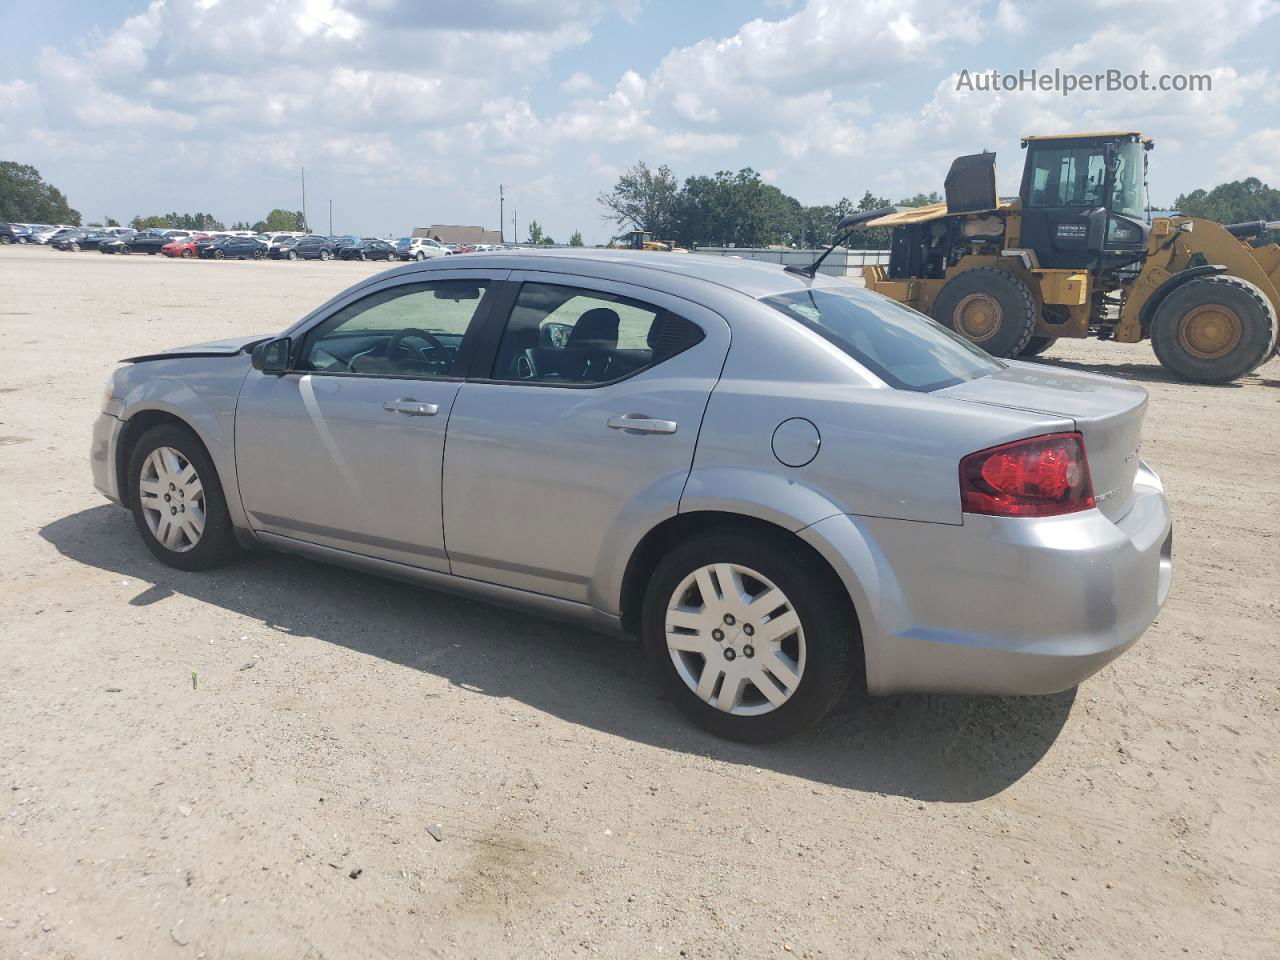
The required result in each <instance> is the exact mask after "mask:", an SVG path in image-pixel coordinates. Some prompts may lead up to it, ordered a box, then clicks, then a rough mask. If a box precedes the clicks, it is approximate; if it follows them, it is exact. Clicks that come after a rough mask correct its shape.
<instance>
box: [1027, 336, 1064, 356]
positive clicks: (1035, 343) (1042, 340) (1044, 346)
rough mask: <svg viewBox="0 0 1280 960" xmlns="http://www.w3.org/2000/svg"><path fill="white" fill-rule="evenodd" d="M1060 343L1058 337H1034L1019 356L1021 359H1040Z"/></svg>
mask: <svg viewBox="0 0 1280 960" xmlns="http://www.w3.org/2000/svg"><path fill="white" fill-rule="evenodd" d="M1057 342H1058V338H1057V337H1032V338H1031V339H1030V340H1028V341H1027V345H1026V346H1025V347H1023V348H1022V352H1021V353H1020V354H1018V356H1020V357H1038V356H1040V354H1042V353H1044V352H1046V351H1047V350H1048V349H1049V348H1050V347H1052V346H1053V345H1054V344H1055V343H1057Z"/></svg>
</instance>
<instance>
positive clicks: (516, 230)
mask: <svg viewBox="0 0 1280 960" xmlns="http://www.w3.org/2000/svg"><path fill="white" fill-rule="evenodd" d="M519 215H520V211H519V210H516V209H515V208H512V210H511V242H512V243H519V242H520V221H519V219H518V217H519Z"/></svg>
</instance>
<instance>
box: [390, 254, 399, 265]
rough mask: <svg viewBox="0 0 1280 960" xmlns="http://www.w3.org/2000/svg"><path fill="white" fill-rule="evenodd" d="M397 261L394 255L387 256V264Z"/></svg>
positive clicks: (397, 258)
mask: <svg viewBox="0 0 1280 960" xmlns="http://www.w3.org/2000/svg"><path fill="white" fill-rule="evenodd" d="M399 259H400V258H399V257H397V256H396V255H395V254H394V253H388V254H387V263H394V262H395V261H396V260H399Z"/></svg>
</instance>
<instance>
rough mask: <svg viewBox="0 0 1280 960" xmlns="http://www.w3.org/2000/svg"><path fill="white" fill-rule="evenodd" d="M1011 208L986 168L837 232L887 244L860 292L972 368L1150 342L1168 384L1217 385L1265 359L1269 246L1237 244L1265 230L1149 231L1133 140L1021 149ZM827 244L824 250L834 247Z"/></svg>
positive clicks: (1175, 227)
mask: <svg viewBox="0 0 1280 960" xmlns="http://www.w3.org/2000/svg"><path fill="white" fill-rule="evenodd" d="M1022 146H1023V147H1024V149H1026V151H1027V154H1026V163H1025V166H1024V169H1023V173H1022V187H1021V190H1020V191H1019V194H1018V196H1017V197H1011V198H1003V199H1002V198H1000V197H999V196H998V195H997V193H996V175H995V154H994V153H980V154H975V155H973V156H968V157H960V158H958V159H957V160H956V161H955V162H954V163H953V164H952V165H951V170H950V172H949V173H948V175H947V179H946V202H945V203H940V204H935V205H933V206H928V207H917V208H913V209H897V208H888V207H886V208H883V209H881V210H876V211H869V212H867V213H861V214H853V215H851V216H850V217H846V218H845V219H844V220H842V221H841V223H840V225H839V226H838V227H837V231H838V232H841V233H842V236H843V237H844V238H846V239H847V237H848V236H850V235H851V232H852V231H854V230H859V229H865V228H869V227H888V228H891V231H892V233H891V236H892V238H893V239H892V250H891V253H890V258H889V263H888V264H887V265H879V266H871V267H866V268H864V271H863V276H864V280H865V282H866V285H867V287H868V289H871V290H874V291H876V292H877V293H881V294H884V295H885V296H888V297H891V298H893V299H894V300H898V301H901V302H902V303H905V304H907V305H908V306H911V307H914V308H915V309H917V310H919V311H921V312H922V313H926V314H929V315H930V316H932V317H933V318H934V319H936V320H938V321H939V322H940V323H943V324H945V325H946V326H948V327H950V328H951V329H952V330H954V331H956V332H957V333H959V334H960V335H962V336H964V337H966V338H968V339H969V340H971V341H973V342H974V343H976V344H978V345H979V346H981V347H983V348H984V349H985V350H986V351H987V352H989V353H992V354H995V355H996V356H1000V357H1018V356H1024V357H1025V356H1029V355H1032V354H1037V353H1041V352H1043V351H1044V350H1046V349H1048V348H1049V347H1050V346H1051V345H1052V344H1053V342H1054V341H1055V340H1057V339H1058V338H1059V337H1098V338H1099V339H1102V340H1117V341H1119V342H1121V343H1136V342H1137V341H1139V340H1145V339H1150V340H1151V345H1152V347H1153V348H1154V349H1155V354H1156V357H1157V358H1158V359H1159V361H1160V363H1161V364H1163V365H1164V367H1165V368H1166V369H1167V370H1169V371H1170V372H1171V373H1172V374H1174V375H1175V376H1177V377H1179V378H1182V379H1185V380H1193V381H1197V382H1200V383H1225V382H1227V381H1229V380H1234V379H1236V378H1237V377H1241V376H1243V375H1245V374H1247V373H1249V372H1251V371H1252V370H1254V369H1255V368H1256V367H1258V366H1259V365H1261V364H1262V363H1265V362H1266V361H1267V360H1268V359H1269V358H1270V357H1271V355H1272V354H1273V353H1274V352H1275V350H1276V333H1277V329H1276V328H1277V319H1276V318H1277V311H1280V292H1278V291H1280V246H1277V245H1276V244H1274V243H1269V244H1265V245H1263V246H1257V247H1255V246H1251V245H1250V244H1249V243H1248V240H1249V239H1250V238H1252V237H1257V236H1259V235H1261V234H1262V233H1263V232H1265V231H1266V230H1274V229H1278V228H1280V223H1276V222H1272V223H1267V222H1264V221H1257V222H1254V223H1237V224H1231V225H1228V226H1224V225H1222V224H1220V223H1215V222H1213V221H1211V220H1201V219H1198V218H1196V217H1183V216H1171V217H1157V218H1155V219H1154V220H1151V219H1150V217H1149V214H1148V212H1147V211H1148V205H1147V176H1146V174H1147V153H1148V151H1149V150H1150V149H1151V147H1152V142H1151V140H1150V139H1149V138H1147V137H1144V136H1143V135H1142V134H1140V133H1133V132H1107V133H1073V134H1064V135H1060V136H1047V137H1025V138H1024V139H1023V141H1022ZM837 242H839V241H837Z"/></svg>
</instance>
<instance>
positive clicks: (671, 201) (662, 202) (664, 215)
mask: <svg viewBox="0 0 1280 960" xmlns="http://www.w3.org/2000/svg"><path fill="white" fill-rule="evenodd" d="M679 192H680V186H679V184H678V183H677V182H676V178H675V175H674V174H673V173H672V172H671V168H670V167H668V166H667V165H666V164H663V165H662V166H660V167H658V169H657V170H650V169H649V166H648V165H647V164H646V163H645V162H644V161H643V160H641V161H640V162H638V163H637V164H635V166H633V167H630V168H629V169H627V170H626V171H624V172H623V174H622V176H620V177H619V178H618V182H617V183H616V184H614V186H613V189H612V190H610V191H609V192H608V193H602V194H600V195H599V197H598V198H597V199H598V201H599V202H600V205H601V206H602V207H604V209H605V214H604V219H605V220H609V221H612V222H613V223H615V224H617V225H618V226H619V227H622V228H624V230H623V232H626V231H628V230H647V231H648V232H649V233H651V234H653V236H654V238H655V239H666V238H668V237H670V236H671V234H672V231H673V229H674V227H675V223H674V218H675V208H676V198H677V195H678V194H679Z"/></svg>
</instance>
